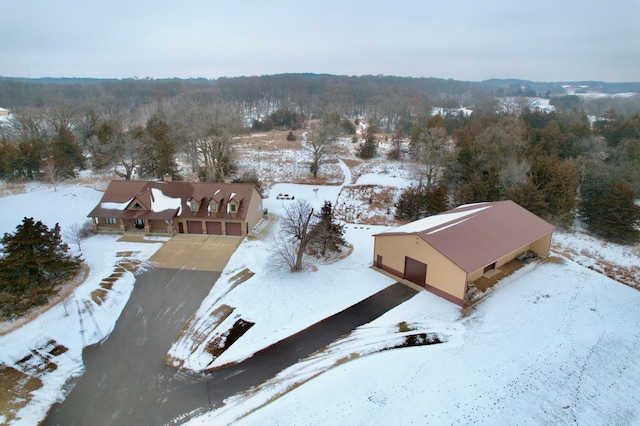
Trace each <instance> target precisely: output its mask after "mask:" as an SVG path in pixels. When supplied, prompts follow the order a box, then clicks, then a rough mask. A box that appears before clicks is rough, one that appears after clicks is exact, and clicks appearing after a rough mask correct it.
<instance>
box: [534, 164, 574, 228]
mask: <svg viewBox="0 0 640 426" xmlns="http://www.w3.org/2000/svg"><path fill="white" fill-rule="evenodd" d="M578 182H579V179H578V173H577V171H576V170H575V168H574V167H573V164H572V163H571V162H570V161H569V160H561V159H560V158H558V157H555V156H551V155H541V156H539V157H536V158H535V161H534V163H533V164H532V166H531V183H533V184H534V185H535V186H536V187H537V188H539V189H540V191H542V193H543V194H544V201H545V202H546V203H547V212H548V214H549V216H550V218H551V219H552V220H553V221H554V222H556V223H558V224H560V225H563V226H571V224H572V223H573V215H574V210H575V207H576V192H577V189H578Z"/></svg>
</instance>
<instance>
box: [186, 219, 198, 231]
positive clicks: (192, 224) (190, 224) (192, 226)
mask: <svg viewBox="0 0 640 426" xmlns="http://www.w3.org/2000/svg"><path fill="white" fill-rule="evenodd" d="M187 233H188V234H202V222H200V221H195V220H188V221H187Z"/></svg>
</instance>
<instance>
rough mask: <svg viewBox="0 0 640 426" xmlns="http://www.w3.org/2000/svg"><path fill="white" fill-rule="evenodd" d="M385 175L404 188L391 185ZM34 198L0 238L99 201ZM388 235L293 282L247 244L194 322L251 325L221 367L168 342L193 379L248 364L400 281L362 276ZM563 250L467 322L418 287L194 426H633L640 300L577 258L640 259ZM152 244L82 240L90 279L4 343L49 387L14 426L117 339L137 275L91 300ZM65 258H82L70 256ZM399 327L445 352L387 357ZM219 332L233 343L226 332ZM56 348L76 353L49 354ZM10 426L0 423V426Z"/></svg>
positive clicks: (81, 192)
mask: <svg viewBox="0 0 640 426" xmlns="http://www.w3.org/2000/svg"><path fill="white" fill-rule="evenodd" d="M339 167H340V168H341V169H342V171H343V173H344V174H345V175H347V176H346V177H347V179H346V181H347V182H350V181H351V179H350V175H349V171H348V169H346V167H345V166H344V164H343V163H340V164H339ZM366 179H369V177H363V180H365V181H366ZM389 179H390V182H394V184H397V185H398V186H400V185H402V181H397V180H396V179H397V178H396V177H394V176H390V177H389ZM27 189H28V190H27V192H26V193H25V194H21V195H12V196H5V197H2V198H0V208H1V209H2V211H3V218H4V220H3V222H2V227H3V228H2V229H0V231H2V232H14V231H15V226H17V225H18V224H19V223H21V220H22V218H23V217H24V216H30V217H34V218H35V219H39V220H43V222H45V223H46V224H47V225H48V226H53V225H54V224H55V223H56V222H59V223H60V225H61V226H62V228H63V232H64V229H65V227H68V226H70V225H73V224H75V223H82V222H83V221H84V220H86V217H85V216H86V214H87V212H88V211H90V210H91V208H93V207H94V206H95V204H97V203H98V201H99V199H100V196H101V193H99V192H97V191H95V190H92V189H89V188H85V187H81V186H64V185H63V186H59V187H58V190H57V191H54V190H53V189H50V188H47V187H46V186H42V185H37V186H29V187H28V188H27ZM314 189H317V191H314ZM341 190H342V187H341V186H317V185H290V184H277V185H274V186H273V187H272V188H271V191H270V195H271V196H270V197H269V198H267V199H266V200H265V203H264V204H265V207H267V208H268V209H269V212H270V214H271V215H272V216H273V217H274V219H273V220H275V217H277V216H278V215H279V214H281V213H282V211H283V208H284V207H285V206H286V205H287V204H288V203H291V202H292V201H290V200H277V199H276V197H275V195H277V194H278V193H288V194H290V195H295V197H296V200H297V199H307V200H308V201H309V202H311V203H312V205H314V207H316V208H319V207H320V206H321V205H322V203H323V202H324V200H326V199H327V200H330V201H335V200H336V199H337V197H338V194H340V191H341ZM275 228H276V227H272V228H271V230H272V231H273V230H274V229H275ZM386 229H389V228H388V227H386V226H368V225H354V224H347V225H346V239H347V240H348V241H349V243H350V244H351V245H353V251H352V253H351V254H350V255H349V256H347V257H345V258H344V259H342V260H339V261H337V262H335V263H331V264H322V263H320V262H314V261H313V260H312V259H309V266H310V267H309V268H307V270H306V271H305V272H301V273H297V274H292V273H289V272H287V270H286V268H285V267H279V266H277V264H276V262H275V261H274V259H275V254H274V253H273V251H272V250H271V244H270V240H269V238H268V237H263V238H257V239H246V240H245V241H244V242H243V243H242V244H241V245H240V247H239V249H238V250H237V251H236V253H235V254H234V255H233V256H232V258H231V260H230V261H229V263H228V265H227V267H226V269H225V271H224V272H223V274H222V275H221V277H220V279H219V280H218V282H217V283H216V285H215V286H214V287H213V289H212V292H211V293H210V295H209V296H208V297H207V298H206V299H205V300H204V301H203V303H202V305H201V307H200V309H199V311H198V317H199V318H200V319H201V321H205V320H204V319H203V318H205V317H206V316H207V315H208V314H209V313H210V312H212V311H213V310H215V308H216V307H217V306H220V305H222V304H226V305H227V306H230V307H233V308H235V310H234V311H233V314H232V315H231V317H234V315H235V317H234V318H236V319H237V318H238V317H240V318H243V319H246V320H248V321H251V322H254V323H255V325H254V326H253V327H252V328H251V329H250V330H249V331H248V332H247V333H246V334H245V335H244V336H242V337H241V338H240V339H239V340H238V341H236V342H235V343H234V344H233V345H232V346H231V347H229V349H227V350H226V351H225V352H224V353H223V354H222V355H220V356H219V357H218V358H217V359H212V357H211V356H210V355H208V354H207V353H204V352H203V351H197V350H196V351H194V350H193V347H190V346H189V345H188V342H186V341H180V342H178V343H177V344H176V345H174V347H173V348H172V349H171V351H172V354H173V355H174V356H176V357H181V358H184V360H185V365H184V366H185V367H191V368H195V369H197V368H200V367H202V366H203V365H209V366H215V365H223V364H225V363H229V362H235V361H239V360H241V359H244V358H246V357H248V356H251V354H252V353H253V352H255V351H256V350H258V349H261V348H264V347H266V346H268V345H269V344H271V343H273V342H276V341H278V340H280V339H281V338H283V337H286V336H288V335H290V334H292V333H295V332H296V331H298V330H300V329H302V328H304V327H306V326H308V325H310V324H312V323H313V322H315V321H318V320H319V319H322V318H324V317H326V316H329V315H331V314H332V313H335V312H337V311H339V310H341V309H343V308H345V307H347V306H349V305H351V304H353V303H356V302H358V301H359V300H361V299H363V298H365V297H367V296H368V295H370V294H373V293H375V292H377V291H379V290H380V289H382V288H385V287H386V286H388V285H390V284H391V283H392V282H393V280H392V279H391V278H389V277H387V276H385V275H382V274H379V273H377V272H375V271H373V270H371V269H370V268H369V266H370V265H371V262H372V258H371V257H372V252H373V251H372V250H373V247H372V245H373V238H372V234H374V233H377V232H381V231H384V230H386ZM554 244H556V245H555V246H554V247H557V248H558V249H559V250H557V251H554V253H553V254H554V255H555V257H556V258H557V259H558V260H555V261H549V262H546V263H544V264H532V265H530V266H528V267H525V268H524V269H521V270H520V271H518V272H517V273H516V274H514V275H512V276H511V277H509V278H507V279H505V280H503V281H502V282H501V283H500V284H499V285H498V286H497V288H496V290H495V291H494V292H493V293H492V294H491V295H490V296H489V297H488V298H486V299H485V300H484V301H483V302H482V303H480V304H479V305H478V306H477V307H476V308H475V310H474V311H473V312H471V313H470V314H469V315H468V316H463V315H462V313H461V312H460V310H459V309H458V307H457V306H455V305H453V304H451V303H449V302H446V301H444V300H442V299H440V298H438V297H436V296H434V295H432V294H430V293H426V292H421V293H419V294H418V295H417V296H415V297H414V298H412V299H411V300H410V301H408V302H406V303H404V304H402V305H400V306H398V307H397V308H395V309H393V310H392V311H390V312H388V313H387V314H385V315H384V316H382V317H380V318H379V319H377V320H376V321H374V322H372V323H370V324H367V325H365V326H362V327H360V328H359V329H358V330H356V331H354V332H353V333H351V334H350V335H348V336H345V337H344V338H343V339H341V340H339V341H337V342H335V343H334V344H332V345H331V346H330V347H329V348H327V349H326V350H324V351H322V352H321V353H318V354H315V355H313V356H311V357H309V358H308V359H305V360H302V361H301V362H299V363H298V364H296V365H294V366H291V367H290V368H288V369H287V370H285V371H283V372H281V373H280V374H279V375H278V377H276V378H274V379H273V380H271V381H270V382H268V383H265V384H264V385H262V386H261V387H260V388H257V389H254V390H252V391H250V392H246V393H244V394H243V395H240V396H236V397H232V398H230V399H228V400H227V401H226V404H225V406H224V407H222V408H221V409H218V410H216V411H213V412H210V413H207V414H205V415H203V416H202V417H199V418H196V419H193V420H192V421H191V424H215V425H220V424H230V423H234V424H235V423H237V424H247V425H248V424H260V425H263V424H267V425H268V424H274V425H275V424H279V425H283V424H296V425H299V424H381V423H388V424H491V425H495V424H522V423H528V424H570V423H571V424H575V423H577V424H587V425H591V424H593V425H597V424H605V423H606V424H634V423H635V424H640V408H638V407H640V404H638V402H639V399H640V396H639V395H640V392H638V390H639V388H640V386H639V385H638V384H637V378H638V377H640V363H638V362H637V354H638V353H639V350H640V347H639V346H640V293H639V292H638V291H636V290H634V289H632V288H630V287H629V286H625V285H622V284H620V283H618V282H616V281H613V280H611V279H609V278H607V277H605V276H604V275H602V274H600V273H598V272H595V271H593V270H590V269H588V268H586V267H584V266H581V265H579V264H578V263H575V262H579V263H583V264H586V263H587V262H589V261H591V262H593V259H595V256H593V254H597V255H598V256H599V258H602V259H606V261H607V262H611V263H616V264H620V265H627V266H629V267H633V266H634V265H638V264H640V261H639V260H640V259H639V256H638V255H639V253H638V248H637V247H635V248H623V247H620V246H616V245H613V244H603V243H601V242H599V241H598V240H595V239H592V238H589V237H586V236H584V235H582V234H578V233H576V234H561V233H558V234H556V237H555V238H554ZM158 246H159V244H154V243H139V244H133V243H123V242H117V237H112V236H93V237H91V238H89V239H88V240H86V241H84V243H83V245H82V255H83V257H84V258H85V259H86V261H87V263H88V264H89V266H90V268H91V270H90V274H89V277H88V279H87V280H86V282H85V283H84V284H82V285H81V286H80V287H78V288H77V289H76V290H75V292H74V293H73V294H72V295H71V296H70V297H69V299H68V301H67V303H61V304H59V305H57V306H55V307H53V308H52V309H50V310H49V311H47V312H46V313H43V314H41V315H40V316H39V317H37V318H36V319H35V320H33V321H32V322H30V323H28V324H27V325H25V326H23V327H21V328H19V329H17V330H15V331H13V332H11V333H9V334H7V335H4V336H0V347H1V348H2V351H0V362H2V363H4V364H6V365H9V366H13V367H15V368H17V369H19V370H21V371H24V372H26V373H27V374H32V375H36V376H38V377H39V378H40V379H41V380H42V382H43V386H42V387H41V388H40V389H38V390H36V391H35V392H33V394H32V399H31V401H30V402H29V403H28V404H27V405H26V406H25V407H24V408H23V409H22V410H21V411H20V412H19V413H18V414H17V416H18V419H17V420H14V421H13V422H11V424H36V423H38V422H39V421H40V420H42V418H43V416H44V415H45V413H46V411H47V409H48V408H49V407H50V406H51V404H53V403H54V402H56V401H57V400H59V399H60V398H62V397H63V394H64V392H63V388H64V383H65V381H66V380H67V379H68V378H69V377H71V376H73V375H78V374H81V373H82V370H83V364H82V358H81V351H82V348H83V347H84V346H85V345H89V344H92V343H95V342H97V341H99V340H101V339H103V338H105V337H106V336H107V335H108V333H109V332H110V331H111V329H112V328H113V326H114V324H115V321H116V319H117V316H118V315H119V313H120V312H121V310H122V308H123V307H124V304H125V303H126V300H127V298H128V296H129V294H130V291H131V289H132V285H133V282H134V279H135V276H134V274H133V273H132V272H129V271H125V272H123V273H122V274H121V275H120V276H119V278H118V279H117V281H116V282H115V283H114V284H113V288H112V289H111V290H109V291H108V292H107V293H106V297H105V298H96V297H95V295H96V291H97V290H101V289H103V287H102V286H101V283H102V282H103V281H102V280H103V279H104V278H107V277H109V276H111V275H112V274H114V271H115V270H116V269H117V268H118V265H119V264H123V263H127V264H131V263H132V264H137V263H139V262H144V260H145V259H148V257H150V256H151V254H153V252H155V250H157V248H158ZM72 249H73V250H74V251H75V252H77V247H76V246H72ZM560 249H561V250H560ZM569 257H571V259H572V260H569ZM590 266H591V267H592V268H593V269H595V270H598V269H597V267H594V266H593V265H590ZM596 266H597V265H596ZM140 267H143V268H144V263H141V265H140ZM245 269H248V270H250V271H251V272H253V273H254V275H253V276H251V277H250V278H249V279H247V280H245V281H243V282H241V283H239V284H237V283H236V282H235V281H234V279H233V277H234V276H236V275H237V274H238V273H239V272H242V271H243V270H245ZM401 323H406V326H407V328H408V329H409V330H410V331H409V332H410V333H420V332H424V333H432V334H434V335H437V336H439V337H440V338H441V340H443V343H440V344H434V345H429V346H418V347H407V348H401V349H390V350H382V349H384V348H389V347H393V346H396V345H397V344H398V343H399V342H401V341H402V340H403V339H404V336H405V335H406V333H407V331H403V330H402V327H401V326H400V324H401ZM196 325H197V324H196ZM200 325H202V324H200ZM218 327H219V328H218V331H217V332H224V330H225V324H224V323H223V324H219V325H218ZM215 332H216V331H215V330H214V333H215ZM51 341H54V342H55V343H56V344H58V345H63V346H64V347H65V348H67V351H65V352H64V353H62V354H60V355H57V356H48V355H46V353H45V349H46V348H49V347H50V346H51V344H50V342H51ZM39 348H40V350H39V351H38V349H39ZM32 350H36V353H40V354H41V355H42V358H46V359H48V360H49V362H53V363H55V364H56V367H57V368H55V369H54V370H52V371H49V370H45V371H39V369H38V368H37V366H32V365H31V364H34V363H35V361H37V360H38V359H40V358H39V357H37V356H36V357H32V358H31V360H28V361H24V362H23V363H18V361H19V360H22V359H24V358H25V357H27V356H28V355H29V354H32V352H31V351H32ZM47 353H48V352H47ZM36 371H37V372H36ZM267 402H270V403H269V404H266V403H267ZM265 404H266V405H265ZM246 413H249V414H248V415H246V416H244V415H245V414H246ZM3 419H4V417H3V415H2V414H0V423H3Z"/></svg>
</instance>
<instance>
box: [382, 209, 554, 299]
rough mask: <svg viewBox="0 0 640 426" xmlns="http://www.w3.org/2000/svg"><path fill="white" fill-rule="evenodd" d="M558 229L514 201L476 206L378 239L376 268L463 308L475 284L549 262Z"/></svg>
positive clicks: (443, 215)
mask: <svg viewBox="0 0 640 426" xmlns="http://www.w3.org/2000/svg"><path fill="white" fill-rule="evenodd" d="M554 229H555V227H554V226H553V225H551V224H549V223H547V222H546V221H544V220H542V219H541V218H539V217H538V216H536V215H534V214H533V213H531V212H529V211H528V210H526V209H524V208H522V207H520V206H519V205H517V204H516V203H514V202H513V201H498V202H490V203H477V204H469V205H464V206H460V207H458V208H455V209H452V210H449V211H446V212H443V213H440V214H437V215H434V216H430V217H427V218H425V219H421V220H418V221H415V222H411V223H408V224H406V225H403V226H400V227H398V228H395V229H392V230H389V231H386V232H382V233H379V234H376V235H374V239H375V242H374V256H373V257H374V259H373V263H374V266H376V267H377V268H379V269H382V270H383V271H386V272H387V273H390V274H392V275H395V276H397V277H399V278H401V279H405V280H408V281H410V282H412V283H415V284H417V285H419V286H421V287H424V288H425V289H426V290H429V291H431V292H432V293H435V294H437V295H438V296H441V297H443V298H445V299H447V300H449V301H451V302H453V303H456V304H458V305H460V306H464V305H465V302H466V299H467V297H466V296H467V293H468V289H469V286H470V285H471V283H472V282H473V281H474V280H477V279H479V278H481V277H482V276H485V275H487V274H490V273H491V271H492V270H495V269H496V268H499V267H500V266H502V265H505V264H506V263H508V262H510V261H512V260H513V259H515V258H516V257H518V256H520V255H522V254H525V253H531V254H535V255H537V256H541V257H546V256H547V255H548V254H549V248H550V245H551V235H552V233H553V231H554Z"/></svg>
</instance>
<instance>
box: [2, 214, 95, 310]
mask: <svg viewBox="0 0 640 426" xmlns="http://www.w3.org/2000/svg"><path fill="white" fill-rule="evenodd" d="M0 244H2V249H1V251H0V315H3V316H5V317H11V316H17V315H21V314H24V313H25V312H26V311H27V310H28V309H30V308H31V307H33V306H39V305H43V304H45V303H46V302H47V300H48V298H49V296H50V295H52V294H54V293H55V290H56V287H57V286H58V285H60V284H62V283H63V282H65V281H67V280H69V279H71V278H73V277H74V276H75V275H76V274H77V272H78V270H79V269H80V265H81V263H82V261H81V260H80V258H79V257H74V256H71V255H70V254H69V253H68V251H69V247H68V246H67V245H66V244H65V243H64V242H63V241H62V238H61V236H60V226H59V225H58V224H56V225H55V227H54V228H53V229H51V230H49V229H48V228H47V226H46V225H44V224H43V223H42V222H40V221H37V222H35V221H34V220H33V218H26V217H25V218H24V219H23V222H22V224H21V225H18V227H17V229H16V233H15V234H9V233H6V234H4V237H3V238H2V239H1V240H0Z"/></svg>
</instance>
